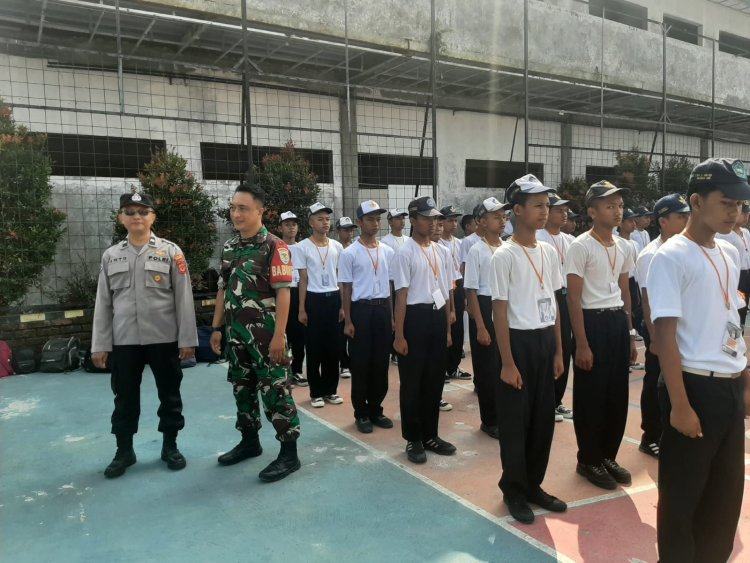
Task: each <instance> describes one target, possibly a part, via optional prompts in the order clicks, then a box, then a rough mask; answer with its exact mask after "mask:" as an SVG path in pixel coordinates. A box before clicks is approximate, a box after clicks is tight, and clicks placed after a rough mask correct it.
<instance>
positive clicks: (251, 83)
mask: <svg viewBox="0 0 750 563" xmlns="http://www.w3.org/2000/svg"><path fill="white" fill-rule="evenodd" d="M451 6H452V4H451V2H450V0H434V1H433V2H429V1H426V0H425V1H422V2H418V3H417V4H415V6H414V8H413V12H410V13H409V17H410V18H412V19H420V18H421V20H420V22H418V23H421V29H422V30H427V31H424V32H423V35H426V37H419V38H417V39H416V40H414V41H415V46H412V45H411V43H410V41H407V42H406V45H405V46H404V47H400V48H395V47H393V46H392V45H387V44H388V41H386V40H385V39H384V40H383V42H382V44H375V43H372V42H370V43H367V42H364V41H362V40H355V39H353V38H350V36H349V29H348V27H347V17H351V13H350V12H349V10H350V7H349V6H348V4H347V2H343V3H342V4H341V5H340V6H339V8H340V10H339V12H340V13H337V15H336V17H337V18H339V19H341V20H342V21H343V26H344V28H343V29H344V33H343V35H342V34H340V33H338V34H337V33H331V35H330V36H326V35H323V34H320V33H314V32H312V31H306V30H304V29H301V28H300V29H288V28H280V27H274V26H270V25H256V24H257V22H246V23H245V25H244V26H245V27H247V30H246V31H244V32H243V22H242V20H241V19H240V18H238V17H237V16H238V14H234V15H231V14H230V15H227V14H220V13H218V11H217V13H216V14H212V15H210V16H207V15H206V14H200V13H196V12H194V11H188V10H183V11H179V10H175V9H174V7H168V6H166V5H164V6H161V5H160V4H159V3H158V2H157V3H149V4H144V3H140V2H134V1H133V2H126V1H122V2H119V1H117V0H107V1H102V2H94V1H93V0H49V1H48V2H47V1H45V2H28V1H23V2H22V1H21V0H8V1H7V2H4V3H3V5H2V6H0V20H2V22H3V23H2V24H0V98H2V104H3V105H2V108H3V109H2V110H1V113H0V128H1V129H0V135H2V136H1V137H0V166H1V167H2V168H1V170H2V172H3V176H4V177H2V178H0V189H2V192H0V198H1V199H0V213H2V223H3V224H2V225H0V273H2V277H3V278H5V280H11V279H12V280H14V282H15V286H14V287H17V291H15V293H12V294H10V293H9V292H7V293H8V294H7V295H5V297H4V298H3V299H0V305H2V306H4V307H10V306H17V305H21V306H22V307H25V308H28V307H32V306H39V305H53V304H56V303H62V304H68V305H72V304H76V305H79V304H86V303H90V302H91V299H92V298H93V293H92V292H93V286H92V283H93V282H92V280H93V279H95V277H96V275H97V273H98V269H99V260H100V257H101V253H102V252H103V250H104V249H106V248H107V247H108V246H109V245H110V244H112V243H113V241H116V240H118V237H121V236H122V233H121V232H120V231H118V230H117V228H116V213H115V210H116V208H117V206H118V199H119V196H120V194H122V193H125V192H127V191H131V190H133V189H141V190H156V191H158V192H159V193H160V194H163V196H160V199H161V201H160V202H157V203H159V204H160V205H161V206H162V208H161V211H160V212H159V213H158V214H157V217H158V218H157V223H156V225H155V228H156V230H157V234H162V235H163V236H165V237H166V238H170V237H171V238H173V239H176V240H179V241H180V242H182V244H183V245H185V246H186V247H187V248H185V252H186V255H187V257H188V260H190V259H191V254H193V255H197V254H198V253H202V254H206V255H207V257H206V260H207V261H208V266H207V267H204V266H201V267H200V269H201V270H204V269H207V268H210V267H212V266H214V267H215V265H216V258H217V256H218V251H219V248H220V245H221V244H222V242H223V241H224V240H226V239H227V238H228V237H229V236H230V234H231V226H230V225H229V224H228V223H227V222H226V220H225V217H226V214H225V212H223V211H222V210H225V208H226V207H227V206H228V201H229V197H230V194H231V192H232V190H233V189H234V187H235V186H236V185H237V184H238V183H239V182H240V181H243V180H247V179H248V173H249V170H252V171H253V178H252V180H253V181H259V178H265V180H263V181H267V182H269V183H268V184H267V185H268V186H271V188H272V189H273V190H275V193H276V192H277V196H276V199H275V200H274V201H276V202H278V203H277V204H276V205H277V206H278V207H279V208H278V209H269V217H268V219H269V222H270V223H271V224H274V219H275V220H276V221H278V214H279V213H280V212H282V211H286V210H287V209H294V210H296V211H298V212H302V210H303V209H304V205H303V203H305V202H306V201H307V200H308V199H310V198H312V199H319V200H320V201H322V202H324V203H326V204H327V205H329V206H331V207H332V208H333V209H334V216H335V218H338V217H340V216H343V215H347V216H353V215H354V211H355V208H356V206H357V204H358V203H359V202H360V201H363V200H366V199H374V200H376V201H378V202H379V203H380V204H381V205H383V206H385V207H388V208H389V209H393V208H405V207H406V206H407V204H408V202H409V201H410V200H411V199H413V198H414V197H415V196H417V195H434V196H435V197H436V199H437V201H438V204H439V205H440V206H442V205H449V204H456V205H458V206H459V207H461V208H463V209H464V210H465V211H467V212H468V211H469V210H470V209H471V208H473V207H474V205H476V204H477V203H478V202H480V201H481V200H482V199H484V198H485V197H487V196H489V195H496V196H502V192H503V190H504V188H505V187H507V185H508V184H509V183H510V182H511V181H512V180H513V179H515V178H517V177H519V176H521V175H523V174H525V173H528V172H530V173H534V174H536V175H538V176H539V177H540V178H541V179H543V180H544V181H545V183H547V184H549V185H552V186H554V187H557V186H561V187H562V189H568V188H569V187H570V186H573V185H575V184H576V183H578V184H583V185H585V184H590V183H593V182H595V181H598V180H601V179H609V180H611V181H614V182H618V183H629V185H630V186H631V187H633V188H635V190H634V191H635V193H636V194H638V197H637V198H636V199H638V201H639V202H643V203H648V201H649V200H653V198H654V197H655V195H657V194H658V193H661V192H664V191H679V190H680V189H684V173H685V170H686V169H687V170H688V171H689V167H690V166H692V165H694V164H695V163H697V162H699V161H700V160H701V159H704V158H707V157H709V156H713V155H716V156H729V157H734V158H741V159H745V160H748V161H750V134H748V132H747V131H748V128H747V125H748V124H750V109H749V108H748V107H741V104H740V105H738V106H731V105H728V104H723V103H719V101H722V100H724V99H725V98H726V96H725V98H722V99H721V100H720V99H719V97H717V92H716V89H717V85H721V84H723V83H722V82H721V80H719V79H718V78H717V75H718V76H719V77H721V76H723V74H722V72H723V71H722V70H721V69H723V68H724V66H725V65H728V64H735V63H736V61H738V60H740V61H741V62H742V64H745V59H743V58H742V57H743V56H742V54H741V53H740V54H730V53H727V52H723V51H721V50H720V49H719V46H718V45H717V43H716V41H715V39H716V38H711V37H704V36H701V35H700V34H699V33H698V32H697V31H696V32H695V33H693V30H692V28H689V27H686V28H685V26H682V27H681V26H680V25H677V24H676V23H675V22H671V26H669V25H667V24H669V23H670V22H669V21H668V18H666V16H665V18H664V21H659V22H656V21H653V20H649V19H648V17H647V16H644V15H643V14H642V13H637V14H633V13H625V14H620V13H618V12H617V11H616V10H614V9H612V8H611V7H607V6H608V5H607V2H593V1H592V2H590V3H587V2H578V1H571V2H565V3H563V2H537V1H533V2H529V1H528V0H526V1H515V2H511V1H508V0H503V2H500V3H498V6H497V7H496V8H495V12H496V13H494V14H489V15H490V16H492V17H494V18H495V19H496V20H497V21H496V28H497V29H498V30H500V31H503V30H505V31H503V33H506V32H507V40H505V41H495V40H493V41H489V43H491V52H490V53H489V54H486V56H484V57H478V56H475V55H476V54H473V55H472V56H471V57H468V56H467V57H465V58H463V59H461V58H459V57H458V56H457V46H456V45H457V42H456V41H454V40H453V39H452V38H451V33H450V30H447V31H446V27H449V25H450V24H449V23H448V22H449V21H450V17H449V16H448V15H446V13H447V12H449V11H450V9H451ZM561 6H562V7H561ZM430 8H433V9H430ZM608 10H609V12H608ZM501 15H502V17H501ZM550 18H558V19H561V21H562V20H564V19H565V18H568V19H571V18H573V19H574V20H575V19H576V18H577V19H578V20H580V19H581V18H590V19H591V18H593V19H592V20H591V21H593V22H596V23H598V24H599V25H600V26H601V29H599V30H594V31H591V32H590V36H589V37H588V39H589V41H588V43H586V45H573V46H567V47H565V46H559V45H556V42H555V37H554V34H552V33H549V34H548V35H549V36H550V37H549V38H545V37H543V38H542V39H539V35H540V34H539V33H536V35H534V36H532V38H533V41H529V33H530V32H529V30H533V31H538V30H540V29H541V30H545V29H550V21H551V20H550ZM634 18H635V19H634ZM578 20H575V21H578ZM625 20H627V21H625ZM571 21H573V20H571ZM497 22H501V23H497ZM338 23H341V22H338ZM563 23H564V22H563ZM331 25H332V26H333V27H335V26H334V25H333V23H332V24H331ZM455 25H458V24H455ZM502 26H510V27H507V29H506V28H505V27H502ZM683 28H684V29H683ZM337 29H338V28H337ZM482 29H484V28H482ZM482 29H480V30H479V31H477V34H478V37H477V38H476V41H477V42H479V43H481V41H482V36H481V34H480V32H481V31H482ZM430 30H431V31H430ZM508 30H511V31H513V34H512V35H511V34H510V31H508ZM638 34H647V35H638ZM634 37H635V38H637V39H638V40H641V41H642V42H643V43H644V46H643V49H646V50H648V51H649V52H650V53H651V55H652V57H651V58H649V59H648V61H646V60H641V61H637V60H636V61H624V60H623V55H622V49H621V48H620V47H621V45H620V44H619V43H618V41H627V40H628V38H630V40H631V41H632V40H633V38H634ZM613 38H614V39H613ZM485 39H487V38H485ZM694 39H695V41H696V42H693V40H694ZM386 45H387V46H386ZM524 47H525V48H524ZM566 48H567V49H569V50H570V52H563V51H564V50H565V49H566ZM550 49H557V50H558V51H561V52H560V53H558V55H559V56H560V57H567V58H568V59H570V60H580V61H581V64H582V65H583V66H585V67H587V68H589V71H587V72H588V74H587V75H586V76H585V77H583V78H580V77H576V76H575V73H572V72H567V70H566V69H565V68H561V69H560V71H559V73H555V72H553V70H554V69H553V68H552V67H551V66H550V59H549V50H550ZM686 57H687V59H686ZM686 60H687V61H688V62H693V63H695V64H701V65H702V67H701V68H703V69H704V70H706V72H702V73H699V74H698V77H697V79H695V80H693V82H694V83H693V84H692V85H691V88H692V89H693V90H694V92H695V94H694V96H693V97H691V96H689V95H687V93H686V85H685V84H684V76H683V74H678V72H677V71H676V70H673V69H675V68H676V67H677V66H678V65H676V64H675V63H684V62H685V61H686ZM670 61H672V62H670ZM639 65H640V66H641V67H643V69H642V70H643V73H644V74H646V75H647V77H648V78H647V79H644V80H641V81H640V82H639V83H638V84H635V83H633V84H623V83H622V76H623V73H625V74H627V73H628V72H630V70H629V69H630V68H631V67H633V68H637V67H638V66H639ZM649 65H650V66H649ZM623 67H624V70H623ZM591 69H594V70H591ZM663 86H664V87H665V88H663ZM719 93H720V92H719ZM435 107H437V110H435V109H434V108H435ZM19 128H21V129H19ZM29 139H37V140H40V141H39V142H41V143H42V144H41V145H39V144H34V143H32V142H31V141H29ZM248 147H249V148H248ZM292 147H293V149H294V152H293V154H294V159H295V162H303V165H304V168H295V166H296V165H295V166H293V165H291V164H289V165H283V163H284V162H286V160H285V159H288V158H290V157H289V151H290V150H291V148H292ZM11 148H13V150H11ZM26 149H29V150H28V151H27V152H26V153H24V152H23V150H26ZM32 149H33V150H32ZM170 155H171V156H170ZM436 155H437V158H436ZM28 162H32V163H33V164H35V166H34V167H32V168H33V170H31V172H23V174H22V173H21V172H20V170H21V168H22V167H24V166H27V164H28ZM250 162H252V165H253V167H254V168H251V167H250V165H249V163H250ZM279 162H281V163H282V164H278V163H279ZM269 163H270V164H269ZM274 163H276V164H274ZM284 166H286V168H285V167H284ZM24 170H25V169H24ZM279 170H282V171H285V172H283V174H286V176H284V177H283V178H281V176H279V175H280V174H281V175H283V174H282V172H279ZM644 171H645V173H644ZM24 174H26V175H24ZM264 174H265V176H263V175H264ZM274 174H276V175H275V176H274ZM307 174H311V175H313V176H307ZM309 178H314V180H313V183H312V186H310V185H308V184H306V183H305V182H306V179H307V180H309ZM292 184H294V185H292ZM297 184H299V185H297ZM45 186H49V187H50V189H51V195H50V200H49V204H48V207H51V208H54V209H56V210H58V211H59V212H61V213H62V214H63V216H62V218H61V219H60V221H59V229H58V230H59V232H57V231H55V230H54V229H53V228H52V227H54V226H55V223H54V218H53V219H49V220H45V222H44V223H45V225H46V226H47V227H49V228H47V229H46V231H48V232H41V231H45V229H42V228H40V227H39V223H40V215H39V214H38V213H36V210H35V209H33V208H35V207H39V208H43V207H44V206H45V202H44V201H43V199H44V198H43V196H44V189H45V188H44V187H45ZM34 190H36V191H34ZM285 190H286V191H285ZM306 190H307V191H306ZM22 193H23V194H26V195H25V196H22V195H21V194H22ZM29 193H36V194H37V195H36V196H34V197H36V198H37V199H34V198H31V199H29V197H26V196H28V194H29ZM196 193H201V194H203V196H205V197H206V198H209V200H210V205H211V208H212V210H213V211H212V216H211V217H210V218H208V219H206V217H205V216H200V215H199V214H197V213H195V212H192V213H191V211H190V209H191V205H193V204H194V198H195V197H197V196H196V195H195V194H196ZM213 212H215V213H213ZM274 213H275V214H276V215H275V217H274V216H273V214H274ZM303 220H304V219H303ZM207 230H208V231H211V230H212V231H213V234H211V233H207V232H206V231H207ZM386 232H387V224H386V222H385V221H384V222H383V234H385V233H386ZM209 235H210V236H209ZM199 239H200V241H203V242H201V243H200V244H199V242H196V241H198V240H199ZM206 240H209V241H210V245H209V246H210V248H209V249H208V250H205V244H206V243H205V241H206ZM201 244H202V245H203V246H201ZM196 263H198V264H202V262H200V261H196ZM22 264H23V265H26V266H28V267H26V268H24V267H21V265H22ZM31 266H33V267H31ZM193 274H194V276H195V283H196V286H195V288H196V291H200V290H201V289H203V288H205V285H202V282H204V281H205V279H206V275H205V271H193Z"/></svg>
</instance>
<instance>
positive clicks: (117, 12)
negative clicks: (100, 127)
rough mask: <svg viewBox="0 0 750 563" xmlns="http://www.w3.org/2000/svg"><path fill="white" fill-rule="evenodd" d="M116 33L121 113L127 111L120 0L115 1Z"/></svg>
mask: <svg viewBox="0 0 750 563" xmlns="http://www.w3.org/2000/svg"><path fill="white" fill-rule="evenodd" d="M115 30H116V31H115V33H116V35H117V91H118V93H119V94H120V113H123V112H124V111H125V82H124V79H123V76H122V37H120V0H115Z"/></svg>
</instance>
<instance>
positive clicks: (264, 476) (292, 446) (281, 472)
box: [258, 442, 302, 483]
mask: <svg viewBox="0 0 750 563" xmlns="http://www.w3.org/2000/svg"><path fill="white" fill-rule="evenodd" d="M300 467H302V463H301V462H300V460H299V458H298V457H297V443H296V442H281V452H279V457H277V458H276V459H274V460H273V461H272V462H271V463H269V464H268V467H266V468H265V469H264V470H263V471H261V472H260V473H258V477H259V478H260V480H261V481H265V482H266V483H273V482H274V481H279V480H281V479H283V478H284V477H286V476H288V475H291V474H292V473H294V472H295V471H297V470H298V469H299V468H300Z"/></svg>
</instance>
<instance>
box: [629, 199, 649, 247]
mask: <svg viewBox="0 0 750 563" xmlns="http://www.w3.org/2000/svg"><path fill="white" fill-rule="evenodd" d="M650 224H651V212H650V211H649V210H648V209H647V208H646V207H643V206H641V207H638V208H637V209H636V210H635V230H634V231H633V236H632V238H633V240H634V241H635V243H636V246H637V248H638V254H640V252H641V250H643V249H644V248H646V245H647V244H648V243H649V242H651V236H650V235H649V234H648V231H647V230H646V229H648V227H649V225H650Z"/></svg>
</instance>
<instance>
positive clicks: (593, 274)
mask: <svg viewBox="0 0 750 563" xmlns="http://www.w3.org/2000/svg"><path fill="white" fill-rule="evenodd" d="M613 240H614V243H615V244H614V245H613V246H611V247H607V248H605V247H604V246H603V245H602V244H601V243H600V242H599V241H597V240H596V239H595V238H594V237H592V236H591V232H590V231H586V232H585V233H583V234H582V235H581V236H579V237H578V238H576V239H575V240H574V241H573V242H572V243H571V244H570V248H568V256H567V259H566V260H565V275H566V276H569V275H571V274H573V275H576V276H578V277H580V278H583V291H582V293H581V305H582V307H583V308H584V309H609V308H612V307H622V306H623V301H622V294H621V292H620V286H619V279H620V274H626V273H628V272H629V271H630V269H631V268H632V267H633V251H632V247H631V246H630V244H629V243H628V242H627V241H625V240H623V239H621V238H620V237H618V236H614V237H613ZM613 266H614V267H613Z"/></svg>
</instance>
